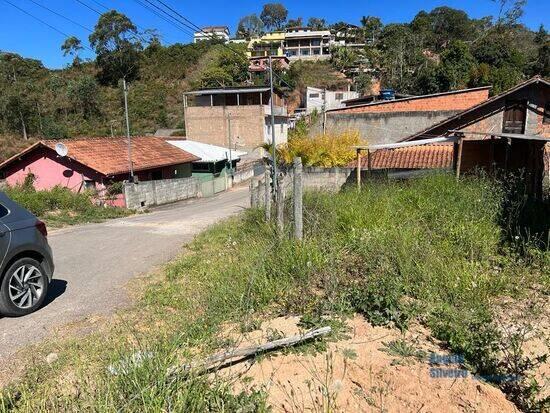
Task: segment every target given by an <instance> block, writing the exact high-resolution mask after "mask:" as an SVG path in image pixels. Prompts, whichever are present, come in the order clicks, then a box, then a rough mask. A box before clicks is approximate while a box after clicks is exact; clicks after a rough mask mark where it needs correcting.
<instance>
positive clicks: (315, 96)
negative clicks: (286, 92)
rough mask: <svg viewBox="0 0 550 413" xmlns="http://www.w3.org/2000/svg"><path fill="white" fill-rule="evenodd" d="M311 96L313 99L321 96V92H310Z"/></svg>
mask: <svg viewBox="0 0 550 413" xmlns="http://www.w3.org/2000/svg"><path fill="white" fill-rule="evenodd" d="M309 97H310V98H311V99H316V98H318V97H319V93H310V94H309Z"/></svg>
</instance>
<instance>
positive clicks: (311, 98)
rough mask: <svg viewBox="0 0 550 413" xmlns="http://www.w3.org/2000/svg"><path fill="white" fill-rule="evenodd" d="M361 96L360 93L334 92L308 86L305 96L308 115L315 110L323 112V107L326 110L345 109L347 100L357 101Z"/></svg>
mask: <svg viewBox="0 0 550 413" xmlns="http://www.w3.org/2000/svg"><path fill="white" fill-rule="evenodd" d="M359 96H360V95H359V92H353V91H349V90H348V91H346V90H340V91H332V90H325V89H319V88H316V87H310V86H308V87H307V89H306V96H305V106H306V107H305V109H306V113H307V114H310V113H311V112H313V111H314V110H317V112H322V111H323V107H324V109H325V110H330V109H338V108H343V107H345V105H344V103H343V102H344V101H345V100H349V99H357V98H358V97H359Z"/></svg>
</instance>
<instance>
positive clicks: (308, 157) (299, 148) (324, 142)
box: [277, 131, 361, 168]
mask: <svg viewBox="0 0 550 413" xmlns="http://www.w3.org/2000/svg"><path fill="white" fill-rule="evenodd" d="M360 143H361V139H360V138H359V132H357V131H344V132H339V133H327V134H325V135H317V136H313V137H308V136H306V135H305V134H295V135H292V136H290V137H289V139H288V143H286V144H284V145H280V146H279V147H278V148H277V154H278V157H279V160H280V162H282V163H285V164H291V163H292V161H293V159H294V158H295V157H297V156H299V157H301V158H302V163H303V164H304V165H305V166H318V167H322V168H332V167H337V166H346V165H348V164H349V163H350V162H351V161H352V160H353V159H355V151H354V150H353V148H352V146H354V145H359V144H360Z"/></svg>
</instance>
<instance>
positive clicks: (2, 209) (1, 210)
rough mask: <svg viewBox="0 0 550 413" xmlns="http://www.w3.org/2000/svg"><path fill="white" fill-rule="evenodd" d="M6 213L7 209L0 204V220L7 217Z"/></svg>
mask: <svg viewBox="0 0 550 413" xmlns="http://www.w3.org/2000/svg"><path fill="white" fill-rule="evenodd" d="M8 212H9V211H8V209H7V208H6V207H5V206H4V205H2V204H0V218H2V217H5V216H6V215H8Z"/></svg>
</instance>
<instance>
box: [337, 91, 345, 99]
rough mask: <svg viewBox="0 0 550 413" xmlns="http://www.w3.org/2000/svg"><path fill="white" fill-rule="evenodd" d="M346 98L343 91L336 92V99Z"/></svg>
mask: <svg viewBox="0 0 550 413" xmlns="http://www.w3.org/2000/svg"><path fill="white" fill-rule="evenodd" d="M342 99H344V94H343V93H340V92H339V93H336V100H342Z"/></svg>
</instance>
